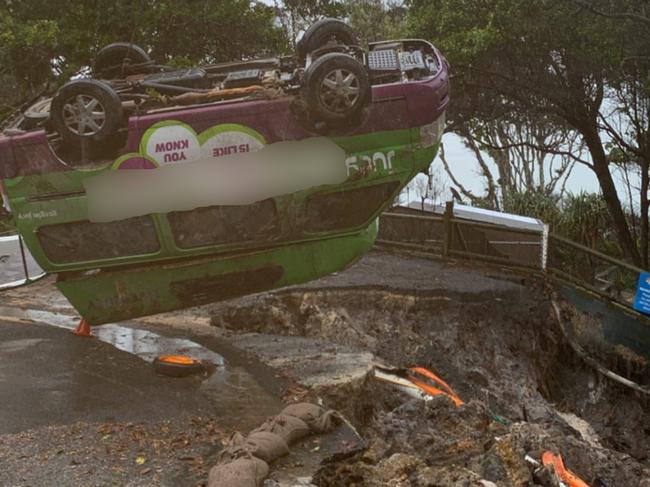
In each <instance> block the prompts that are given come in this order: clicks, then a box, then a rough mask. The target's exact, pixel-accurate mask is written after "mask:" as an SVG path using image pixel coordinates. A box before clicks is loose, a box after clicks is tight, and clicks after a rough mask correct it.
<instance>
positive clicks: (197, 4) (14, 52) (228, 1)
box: [0, 0, 288, 110]
mask: <svg viewBox="0 0 650 487" xmlns="http://www.w3.org/2000/svg"><path fill="white" fill-rule="evenodd" d="M275 18H276V14H275V10H274V8H272V7H270V6H268V5H266V4H263V3H260V2H256V1H250V0H139V1H137V2H134V1H133V0H92V1H87V0H65V1H63V0H20V1H10V0H7V1H4V2H2V3H0V76H4V77H10V78H12V79H13V80H15V85H16V87H17V91H14V92H12V93H10V94H4V93H0V95H2V94H4V95H5V100H2V99H0V103H4V104H6V105H11V104H15V103H16V102H17V101H19V100H24V99H25V98H29V97H31V96H33V94H34V93H36V92H38V91H40V90H41V89H42V88H43V86H44V84H45V83H46V82H48V81H50V82H55V83H62V82H64V81H66V80H67V79H68V77H69V76H70V75H71V74H73V73H75V72H76V71H77V70H79V69H80V68H82V67H83V66H88V65H90V64H91V63H92V59H93V57H94V54H95V53H96V52H97V51H98V50H99V49H101V48H102V47H103V46H105V45H107V44H110V43H111V42H116V41H128V42H134V43H136V44H139V45H141V46H142V47H144V48H145V50H149V51H150V52H151V53H152V56H153V58H154V59H155V60H157V61H159V62H172V63H173V64H175V65H178V66H186V65H190V64H194V63H199V62H217V61H227V60H232V59H238V58H242V57H244V58H245V57H253V56H257V55H266V54H269V53H271V52H278V51H283V50H286V49H287V48H288V43H287V39H286V36H285V34H284V32H283V31H282V30H281V29H280V28H279V27H277V26H276V25H275ZM8 98H11V99H8ZM0 110H2V109H1V108H0Z"/></svg>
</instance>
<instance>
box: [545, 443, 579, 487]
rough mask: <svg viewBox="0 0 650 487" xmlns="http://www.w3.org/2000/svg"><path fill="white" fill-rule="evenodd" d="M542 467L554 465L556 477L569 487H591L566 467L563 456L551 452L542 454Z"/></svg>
mask: <svg viewBox="0 0 650 487" xmlns="http://www.w3.org/2000/svg"><path fill="white" fill-rule="evenodd" d="M542 465H544V466H547V465H553V469H554V470H555V475H556V476H557V477H558V479H559V480H561V481H562V482H564V483H566V484H567V485H568V486H569V487H589V485H588V484H587V483H586V482H585V481H584V480H582V479H581V478H580V477H578V476H577V475H576V474H574V473H573V472H572V471H571V470H569V469H567V468H566V467H565V466H564V462H563V461H562V456H561V455H555V454H554V453H552V452H550V451H545V452H544V453H543V454H542Z"/></svg>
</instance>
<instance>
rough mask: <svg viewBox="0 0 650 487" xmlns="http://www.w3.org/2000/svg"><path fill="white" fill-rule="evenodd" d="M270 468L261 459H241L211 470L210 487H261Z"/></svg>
mask: <svg viewBox="0 0 650 487" xmlns="http://www.w3.org/2000/svg"><path fill="white" fill-rule="evenodd" d="M268 474H269V466H268V464H267V463H266V462H265V461H264V460H260V459H259V458H255V457H250V458H239V459H237V460H233V461H232V462H229V463H223V464H219V465H216V466H215V467H212V468H211V469H210V474H209V476H208V487H260V486H261V485H262V483H263V482H264V479H265V478H266V476H267V475H268Z"/></svg>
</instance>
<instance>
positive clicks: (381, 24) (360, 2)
mask: <svg viewBox="0 0 650 487" xmlns="http://www.w3.org/2000/svg"><path fill="white" fill-rule="evenodd" d="M345 10H346V15H347V17H348V21H349V22H350V25H352V26H353V27H354V30H355V32H356V33H357V35H358V36H359V39H360V42H361V44H362V45H365V44H367V43H368V42H374V41H380V40H386V39H399V38H402V37H404V35H405V33H406V8H405V7H404V4H403V2H402V1H400V0H389V1H384V0H348V2H346V5H345Z"/></svg>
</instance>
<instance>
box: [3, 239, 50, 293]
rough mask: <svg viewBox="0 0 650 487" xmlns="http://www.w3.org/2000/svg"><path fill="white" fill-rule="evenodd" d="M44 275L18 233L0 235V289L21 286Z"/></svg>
mask: <svg viewBox="0 0 650 487" xmlns="http://www.w3.org/2000/svg"><path fill="white" fill-rule="evenodd" d="M44 275H45V272H43V269H41V268H40V267H39V265H38V264H37V263H36V261H35V260H34V258H33V257H32V256H31V254H30V253H29V251H28V250H27V248H25V246H24V245H22V241H21V238H20V237H19V236H18V235H10V236H6V237H0V289H8V288H12V287H16V286H21V285H23V284H26V283H28V282H30V281H33V280H35V279H39V278H41V277H43V276H44Z"/></svg>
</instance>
